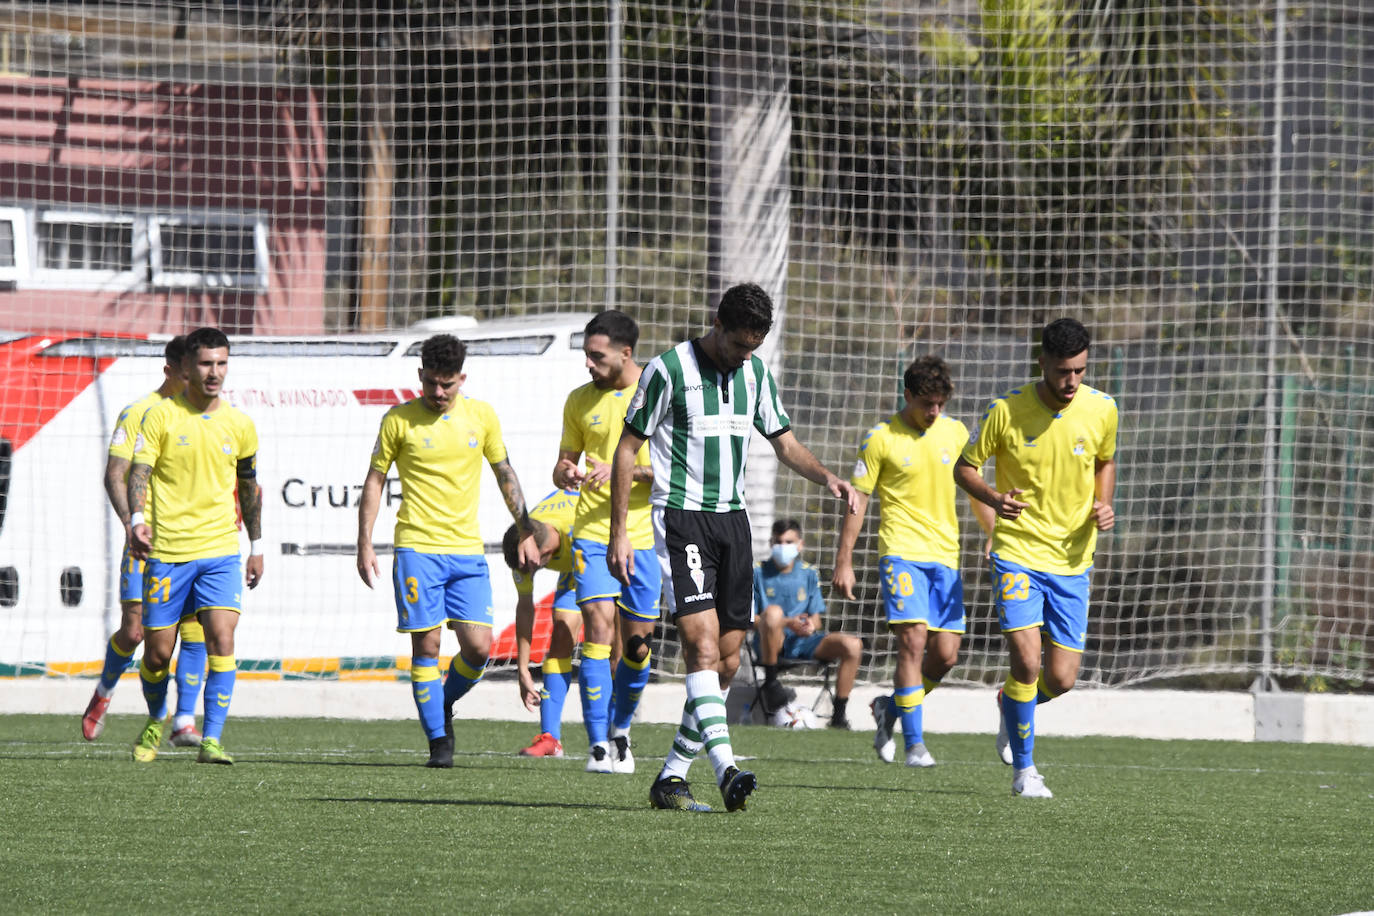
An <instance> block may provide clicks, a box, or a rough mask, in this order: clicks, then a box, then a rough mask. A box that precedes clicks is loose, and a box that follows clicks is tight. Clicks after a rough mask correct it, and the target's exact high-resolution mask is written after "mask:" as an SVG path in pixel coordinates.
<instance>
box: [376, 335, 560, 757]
mask: <svg viewBox="0 0 1374 916" xmlns="http://www.w3.org/2000/svg"><path fill="white" fill-rule="evenodd" d="M466 356H467V348H466V347H465V346H464V345H463V342H462V341H461V340H458V339H457V338H456V337H453V336H452V335H450V334H436V335H435V336H433V337H431V338H429V339H428V340H426V341H425V342H424V343H423V344H422V345H421V347H420V369H419V375H420V386H421V396H420V397H418V398H415V399H414V400H412V401H408V402H406V403H405V404H402V405H400V406H399V407H393V408H391V409H390V410H388V411H387V412H386V415H385V416H384V417H382V426H381V431H380V432H379V433H378V435H377V444H376V446H375V447H374V449H373V452H372V461H371V466H370V467H369V468H368V472H367V479H366V481H364V483H363V493H362V499H361V500H360V502H359V505H358V555H357V565H358V575H359V576H360V577H361V578H362V580H363V582H364V583H365V584H366V585H367V587H368V588H371V587H372V582H373V580H374V579H375V578H376V577H377V576H379V575H380V574H381V569H380V567H379V566H378V564H377V553H376V550H375V549H374V548H373V546H372V528H373V525H375V524H376V521H377V510H378V508H379V507H380V505H381V499H382V488H383V486H384V485H385V484H386V475H387V471H388V470H389V469H390V468H391V466H392V465H393V464H394V465H396V472H397V474H398V475H399V476H400V478H401V494H402V501H401V509H400V512H399V513H397V516H396V535H395V543H396V556H395V562H394V563H393V566H392V586H393V588H394V590H395V595H396V614H397V620H396V630H397V632H400V633H409V634H410V649H411V665H410V684H411V692H412V694H413V695H414V697H415V707H416V710H417V711H418V712H419V716H420V725H421V726H422V727H423V728H424V731H425V737H427V738H428V739H429V760H428V761H426V763H425V766H430V767H451V766H453V730H452V724H451V721H452V716H453V704H454V703H455V702H457V700H458V699H459V698H460V697H462V696H463V695H464V694H466V693H467V692H468V691H469V690H470V689H471V688H472V686H473V685H474V684H476V683H477V682H478V681H479V680H481V678H482V674H483V673H484V672H485V671H486V667H487V658H488V657H489V656H490V654H491V638H492V634H491V628H492V608H491V579H490V577H489V574H488V572H487V559H486V556H485V555H484V550H483V543H482V535H481V532H480V531H479V530H478V528H477V498H478V493H479V489H480V487H481V482H482V461H483V459H485V460H486V462H487V463H488V464H490V465H491V469H492V472H493V473H494V474H495V475H496V482H497V485H498V486H499V487H500V488H501V496H502V497H503V498H504V499H505V501H506V507H507V508H508V509H509V510H510V513H511V516H512V517H513V518H514V519H515V523H516V525H517V526H518V527H519V529H520V538H521V541H520V544H519V549H518V553H519V556H520V559H521V564H520V565H521V567H522V568H524V569H528V570H533V569H534V566H535V562H536V561H537V559H538V548H537V547H536V546H535V544H534V539H533V537H532V534H533V529H532V528H531V526H530V516H529V512H528V511H527V510H526V508H525V497H524V495H523V494H522V493H521V491H520V481H519V479H517V478H516V476H515V470H514V469H513V468H512V467H511V466H510V462H509V461H508V460H507V458H506V444H505V442H504V441H503V440H502V438H501V424H500V422H499V421H498V420H497V419H496V413H495V411H493V410H492V409H491V405H490V404H487V403H486V402H484V401H478V400H474V399H472V398H469V397H467V396H466V395H464V394H463V393H462V387H463V382H464V380H465V379H466V378H467V376H466V375H465V374H464V373H463V362H464V359H465V358H466ZM446 623H447V625H448V626H449V627H450V628H451V629H452V630H453V631H454V633H455V634H456V635H457V637H458V652H457V653H455V654H454V656H453V661H452V663H451V664H450V665H449V671H448V676H447V677H446V678H444V679H443V685H442V693H441V692H440V691H439V690H436V689H435V688H437V687H439V686H440V674H439V647H440V644H441V637H442V635H443V626H444V625H445V624H446Z"/></svg>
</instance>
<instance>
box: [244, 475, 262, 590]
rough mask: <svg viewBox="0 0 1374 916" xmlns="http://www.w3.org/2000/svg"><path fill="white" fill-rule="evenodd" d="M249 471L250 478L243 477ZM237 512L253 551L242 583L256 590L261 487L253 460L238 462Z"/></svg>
mask: <svg viewBox="0 0 1374 916" xmlns="http://www.w3.org/2000/svg"><path fill="white" fill-rule="evenodd" d="M245 468H247V469H250V470H251V472H252V476H250V477H245V476H243V475H244V474H245V473H248V472H249V471H246V470H245ZM238 494H239V512H240V513H241V514H242V515H243V527H244V530H246V531H247V532H248V542H249V543H250V544H251V545H253V549H252V550H250V551H249V553H248V560H247V562H246V563H244V566H243V581H244V582H245V583H246V584H247V585H248V587H249V588H257V587H258V583H259V582H261V581H262V554H261V553H258V552H257V549H258V548H259V546H260V545H259V544H258V542H259V541H261V540H262V487H260V486H258V481H257V473H256V463H255V461H254V459H253V458H245V459H241V460H240V461H239V481H238Z"/></svg>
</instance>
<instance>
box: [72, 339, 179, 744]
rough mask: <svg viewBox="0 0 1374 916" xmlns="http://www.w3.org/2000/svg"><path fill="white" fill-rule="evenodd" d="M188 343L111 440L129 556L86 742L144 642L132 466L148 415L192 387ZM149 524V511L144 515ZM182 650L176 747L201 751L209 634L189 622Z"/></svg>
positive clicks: (175, 349) (101, 724)
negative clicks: (199, 725)
mask: <svg viewBox="0 0 1374 916" xmlns="http://www.w3.org/2000/svg"><path fill="white" fill-rule="evenodd" d="M185 354H186V338H185V337H184V336H182V335H177V336H176V337H173V338H172V339H171V340H169V341H167V346H165V347H164V348H163V350H162V355H163V359H164V362H163V365H162V384H161V385H159V386H158V387H157V389H156V390H154V391H151V392H149V393H148V394H145V395H144V396H143V397H141V398H139V399H138V400H137V401H134V402H133V403H132V404H130V405H128V406H127V407H125V408H124V409H123V410H121V411H120V412H119V420H118V421H117V422H116V424H115V430H114V434H113V435H112V436H111V437H110V449H109V457H108V458H107V459H106V461H105V495H106V496H108V497H109V500H110V506H111V508H113V509H114V511H115V515H117V516H118V517H119V522H120V524H121V525H122V526H123V527H124V552H123V555H122V556H121V557H120V561H119V611H120V620H119V629H117V630H115V632H114V634H113V635H112V636H110V641H109V642H108V643H106V644H105V662H104V664H103V665H102V667H101V669H100V680H99V682H98V683H97V684H96V686H95V691H94V692H93V693H92V694H91V701H90V702H89V703H87V704H86V712H85V713H84V714H82V716H81V737H83V738H85V739H86V740H87V741H94V740H95V739H96V738H98V737H100V733H101V732H102V731H104V729H105V711H106V710H107V709H108V708H109V706H110V697H111V696H112V695H113V693H114V689H115V685H117V684H118V683H119V678H120V677H121V676H122V675H123V674H124V672H125V671H127V670H129V666H130V665H132V664H133V663H134V650H135V649H137V648H138V644H139V643H141V642H143V561H142V560H137V559H134V558H133V557H132V556H130V554H129V467H130V461H131V459H132V458H133V454H134V442H135V441H137V439H138V432H139V429H140V428H141V427H142V425H143V416H144V414H146V413H147V412H148V410H149V409H150V408H151V407H152V406H153V405H154V404H160V403H162V401H163V400H164V399H166V398H170V397H173V396H175V395H178V394H180V393H181V391H182V390H183V389H184V388H185V387H186V378H185V375H184V374H183V373H184V372H185V369H184V368H183V366H182V358H183V357H184V356H185ZM143 514H144V516H145V520H146V519H147V517H148V515H149V512H147V511H145V512H144V513H143ZM180 629H181V651H180V652H179V653H178V654H177V665H176V682H177V708H176V715H175V718H174V719H173V720H172V736H171V742H172V744H174V745H176V746H177V747H195V746H197V745H199V744H200V739H201V735H200V733H199V732H198V731H196V700H197V699H199V698H200V688H201V682H202V680H203V678H204V677H205V632H204V630H202V629H201V626H200V624H199V623H198V622H197V621H195V620H193V619H189V618H188V619H187V620H184V621H182V623H181V627H180Z"/></svg>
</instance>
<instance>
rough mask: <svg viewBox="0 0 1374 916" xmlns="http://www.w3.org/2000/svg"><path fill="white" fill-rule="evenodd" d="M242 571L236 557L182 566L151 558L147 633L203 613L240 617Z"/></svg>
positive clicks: (146, 597)
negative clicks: (237, 614)
mask: <svg viewBox="0 0 1374 916" xmlns="http://www.w3.org/2000/svg"><path fill="white" fill-rule="evenodd" d="M241 570H242V566H241V565H240V564H239V555H238V554H236V553H235V554H230V555H229V556H227V557H208V558H206V559H203V560H185V561H183V562H181V563H168V562H164V561H163V560H159V559H157V558H156V557H149V558H148V562H147V563H146V564H144V567H143V629H145V630H165V629H167V628H168V627H174V626H176V625H177V624H178V623H180V622H181V621H182V620H183V619H185V618H187V617H194V616H196V614H197V613H199V612H200V611H213V610H224V611H234V612H235V613H238V611H239V608H240V606H241V604H242V595H243V575H242V572H241Z"/></svg>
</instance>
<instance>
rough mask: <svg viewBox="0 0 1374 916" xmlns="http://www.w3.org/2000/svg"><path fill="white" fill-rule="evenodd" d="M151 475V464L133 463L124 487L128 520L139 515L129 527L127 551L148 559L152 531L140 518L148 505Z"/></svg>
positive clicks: (151, 543)
mask: <svg viewBox="0 0 1374 916" xmlns="http://www.w3.org/2000/svg"><path fill="white" fill-rule="evenodd" d="M152 476H153V466H152V465H150V464H135V465H134V466H133V467H131V468H130V469H129V483H128V486H127V487H126V488H125V498H126V503H125V508H127V509H128V510H129V520H130V521H131V522H132V521H133V517H134V516H135V515H137V516H139V519H138V524H136V525H132V526H131V527H130V529H129V553H130V554H131V555H133V556H134V557H136V558H138V559H140V560H146V559H148V551H150V550H151V549H152V547H153V531H152V529H151V528H149V527H148V526H147V525H146V524H144V522H143V518H142V516H143V510H144V509H146V508H147V507H148V481H149V479H151V478H152ZM116 511H118V510H116Z"/></svg>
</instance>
